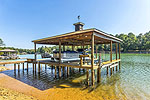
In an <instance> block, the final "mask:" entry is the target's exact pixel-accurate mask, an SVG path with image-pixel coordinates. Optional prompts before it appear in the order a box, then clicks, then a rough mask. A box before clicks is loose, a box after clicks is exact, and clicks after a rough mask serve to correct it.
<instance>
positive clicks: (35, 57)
mask: <svg viewBox="0 0 150 100" xmlns="http://www.w3.org/2000/svg"><path fill="white" fill-rule="evenodd" d="M34 52H35V54H34V59H35V61H36V59H37V56H36V43H34Z"/></svg>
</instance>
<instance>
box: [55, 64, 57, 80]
mask: <svg viewBox="0 0 150 100" xmlns="http://www.w3.org/2000/svg"><path fill="white" fill-rule="evenodd" d="M55 78H57V66H55Z"/></svg>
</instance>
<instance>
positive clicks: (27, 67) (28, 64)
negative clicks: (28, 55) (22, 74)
mask: <svg viewBox="0 0 150 100" xmlns="http://www.w3.org/2000/svg"><path fill="white" fill-rule="evenodd" d="M28 68H29V64H28V62H27V72H28Z"/></svg>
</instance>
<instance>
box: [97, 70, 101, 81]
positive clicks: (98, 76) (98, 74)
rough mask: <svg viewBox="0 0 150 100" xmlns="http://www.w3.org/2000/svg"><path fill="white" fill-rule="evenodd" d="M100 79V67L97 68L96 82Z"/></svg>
mask: <svg viewBox="0 0 150 100" xmlns="http://www.w3.org/2000/svg"><path fill="white" fill-rule="evenodd" d="M100 80H101V68H97V82H100Z"/></svg>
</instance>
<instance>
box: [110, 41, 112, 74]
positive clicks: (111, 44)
mask: <svg viewBox="0 0 150 100" xmlns="http://www.w3.org/2000/svg"><path fill="white" fill-rule="evenodd" d="M110 61H111V62H112V41H110ZM110 75H112V68H110Z"/></svg>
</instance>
